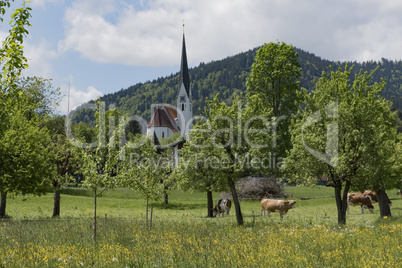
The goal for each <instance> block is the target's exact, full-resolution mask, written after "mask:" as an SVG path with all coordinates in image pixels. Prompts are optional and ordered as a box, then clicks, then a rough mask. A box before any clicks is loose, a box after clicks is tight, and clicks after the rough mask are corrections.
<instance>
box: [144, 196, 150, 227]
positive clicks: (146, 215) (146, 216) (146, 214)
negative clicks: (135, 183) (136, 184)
mask: <svg viewBox="0 0 402 268" xmlns="http://www.w3.org/2000/svg"><path fill="white" fill-rule="evenodd" d="M148 200H149V198H148V197H147V211H146V213H145V218H146V220H145V223H146V225H147V226H148V204H149V201H148Z"/></svg>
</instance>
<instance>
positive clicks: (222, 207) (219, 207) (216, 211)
mask: <svg viewBox="0 0 402 268" xmlns="http://www.w3.org/2000/svg"><path fill="white" fill-rule="evenodd" d="M231 207H232V202H231V201H230V200H229V199H219V200H218V202H217V203H216V206H215V208H213V209H212V215H213V216H214V217H216V215H219V217H220V216H221V213H222V217H223V216H224V215H225V212H226V215H228V216H229V212H230V208H231Z"/></svg>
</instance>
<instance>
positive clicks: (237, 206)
mask: <svg viewBox="0 0 402 268" xmlns="http://www.w3.org/2000/svg"><path fill="white" fill-rule="evenodd" d="M228 182H229V187H230V191H231V192H232V197H233V202H234V204H235V210H236V219H237V224H238V225H243V215H242V214H241V209H240V202H239V198H238V197H237V191H236V185H235V183H234V181H233V179H232V178H228Z"/></svg>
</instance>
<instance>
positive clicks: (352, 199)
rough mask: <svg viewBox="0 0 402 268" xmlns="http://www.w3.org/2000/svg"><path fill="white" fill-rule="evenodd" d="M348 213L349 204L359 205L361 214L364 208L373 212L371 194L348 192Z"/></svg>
mask: <svg viewBox="0 0 402 268" xmlns="http://www.w3.org/2000/svg"><path fill="white" fill-rule="evenodd" d="M347 201H348V208H347V211H348V214H350V212H349V206H360V207H361V209H362V214H364V209H368V210H369V211H370V212H371V213H373V209H374V206H373V204H372V201H371V196H370V195H368V194H363V193H348V200H347Z"/></svg>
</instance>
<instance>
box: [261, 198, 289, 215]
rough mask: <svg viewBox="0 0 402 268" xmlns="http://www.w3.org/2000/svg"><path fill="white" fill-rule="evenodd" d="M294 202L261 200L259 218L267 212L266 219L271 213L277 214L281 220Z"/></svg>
mask: <svg viewBox="0 0 402 268" xmlns="http://www.w3.org/2000/svg"><path fill="white" fill-rule="evenodd" d="M295 205H296V201H294V200H276V199H262V200H261V216H262V214H264V217H265V211H268V217H271V212H279V215H280V216H281V219H282V218H283V215H285V214H286V213H288V210H289V209H291V208H294V207H295Z"/></svg>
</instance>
